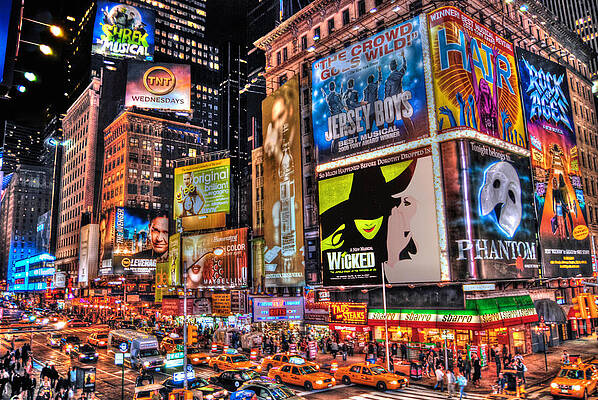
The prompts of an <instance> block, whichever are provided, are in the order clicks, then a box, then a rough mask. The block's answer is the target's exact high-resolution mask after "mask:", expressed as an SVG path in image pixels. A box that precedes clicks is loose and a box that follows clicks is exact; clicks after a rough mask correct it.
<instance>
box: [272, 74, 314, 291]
mask: <svg viewBox="0 0 598 400" xmlns="http://www.w3.org/2000/svg"><path fill="white" fill-rule="evenodd" d="M298 94H299V81H298V79H297V77H293V78H292V79H290V80H289V81H288V82H287V83H285V84H284V85H282V86H281V87H280V88H279V89H278V90H277V91H275V92H274V93H272V94H271V95H270V96H268V97H267V98H266V99H265V100H264V101H263V102H262V126H263V135H264V220H265V222H264V240H265V248H264V270H265V284H266V286H268V287H273V286H274V287H275V286H303V285H304V283H305V264H304V257H303V252H304V245H303V189H302V186H303V185H302V179H303V175H302V173H301V171H302V169H301V128H300V126H299V118H300V115H299V97H298Z"/></svg>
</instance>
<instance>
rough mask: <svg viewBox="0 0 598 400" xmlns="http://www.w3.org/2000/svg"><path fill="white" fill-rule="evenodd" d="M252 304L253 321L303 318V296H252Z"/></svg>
mask: <svg viewBox="0 0 598 400" xmlns="http://www.w3.org/2000/svg"><path fill="white" fill-rule="evenodd" d="M252 304H253V310H252V311H253V322H260V321H297V322H298V321H301V320H302V319H303V315H304V314H303V312H304V310H303V308H304V305H303V297H254V298H253V299H252Z"/></svg>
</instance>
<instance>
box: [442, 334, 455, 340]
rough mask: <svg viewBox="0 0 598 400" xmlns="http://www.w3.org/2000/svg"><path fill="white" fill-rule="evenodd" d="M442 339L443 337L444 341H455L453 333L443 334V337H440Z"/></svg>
mask: <svg viewBox="0 0 598 400" xmlns="http://www.w3.org/2000/svg"><path fill="white" fill-rule="evenodd" d="M440 337H441V338H442V339H448V340H453V339H455V335H454V334H452V333H446V334H445V333H443V334H442V335H440Z"/></svg>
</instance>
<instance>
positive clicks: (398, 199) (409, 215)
mask: <svg viewBox="0 0 598 400" xmlns="http://www.w3.org/2000/svg"><path fill="white" fill-rule="evenodd" d="M318 179H319V182H318V195H319V211H320V249H321V252H322V265H323V281H324V285H325V286H335V285H343V286H344V285H365V284H380V283H381V282H382V273H384V277H385V281H386V282H389V283H401V282H433V281H438V280H440V262H439V247H438V226H437V223H436V201H435V196H434V180H433V172H432V157H431V149H430V147H425V148H421V149H416V150H411V151H408V152H404V153H400V154H396V155H393V156H388V157H385V158H381V159H377V160H371V161H364V162H362V163H359V164H355V165H352V166H349V167H341V168H338V169H335V170H330V171H325V172H321V173H320V174H319V176H318Z"/></svg>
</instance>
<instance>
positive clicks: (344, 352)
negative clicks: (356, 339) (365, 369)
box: [341, 343, 347, 361]
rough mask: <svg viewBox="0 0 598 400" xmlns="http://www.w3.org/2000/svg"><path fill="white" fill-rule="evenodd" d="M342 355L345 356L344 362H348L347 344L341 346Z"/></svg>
mask: <svg viewBox="0 0 598 400" xmlns="http://www.w3.org/2000/svg"><path fill="white" fill-rule="evenodd" d="M341 354H342V355H343V361H347V343H343V344H342V345H341Z"/></svg>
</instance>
